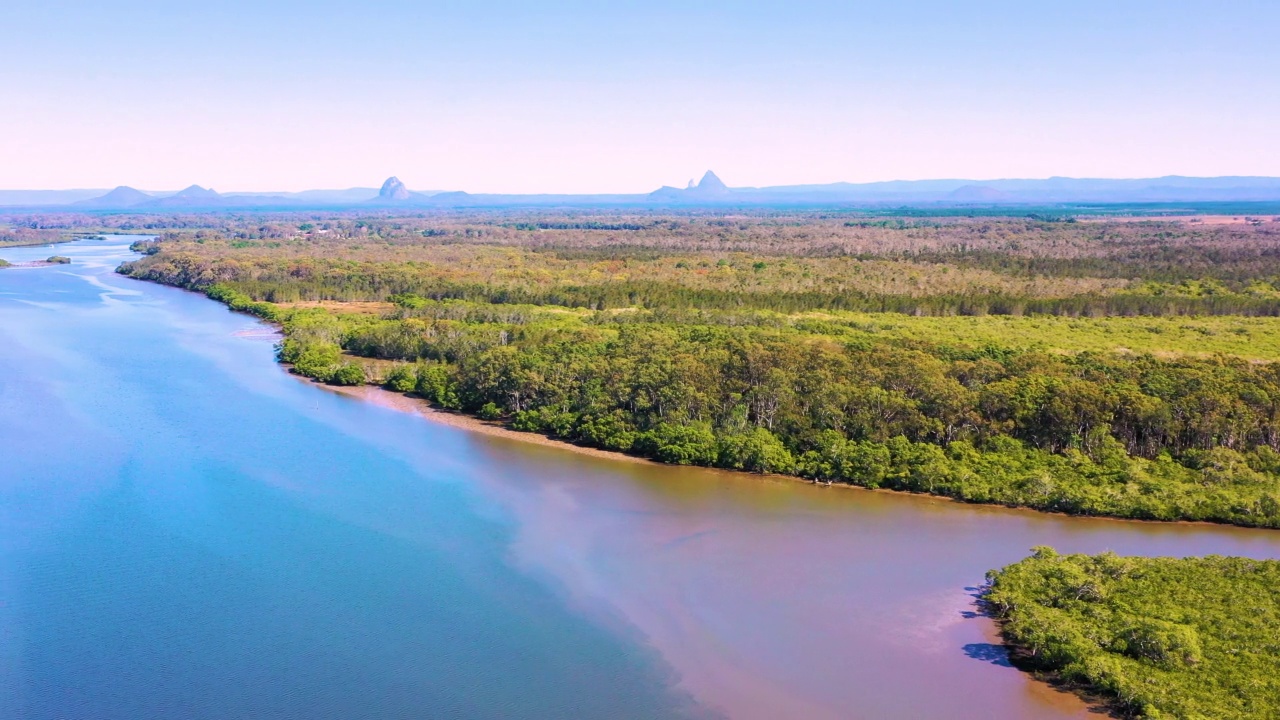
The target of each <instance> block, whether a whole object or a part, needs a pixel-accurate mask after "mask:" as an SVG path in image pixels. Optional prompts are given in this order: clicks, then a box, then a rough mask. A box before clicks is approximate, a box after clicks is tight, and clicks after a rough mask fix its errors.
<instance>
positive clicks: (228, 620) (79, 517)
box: [0, 238, 1280, 720]
mask: <svg viewBox="0 0 1280 720" xmlns="http://www.w3.org/2000/svg"><path fill="white" fill-rule="evenodd" d="M127 245H128V240H127V239H122V238H108V239H106V240H86V241H78V242H75V243H68V244H63V245H59V246H58V247H57V253H58V254H61V255H66V256H68V257H70V258H72V263H71V264H70V265H61V266H52V267H39V268H9V269H4V270H0V717H3V718H15V719H16V718H22V719H24V720H26V719H44V718H48V719H50V720H52V719H55V718H73V719H80V718H84V719H86V720H88V719H92V720H114V719H116V718H119V719H121V720H125V719H128V720H139V719H150V718H175V719H178V718H180V719H182V720H191V719H197V718H211V719H212V718H251V717H261V718H268V717H269V718H298V719H300V720H301V719H304V718H305V719H308V720H315V719H324V718H334V719H337V718H344V719H345V718H720V717H731V718H748V719H756V718H760V719H773V718H793V717H803V718H814V719H817V718H855V719H866V720H879V719H882V718H913V719H921V720H928V719H931V718H938V719H942V718H946V719H948V720H953V719H967V718H974V719H977V718H984V719H989V718H1037V719H1039V718H1049V719H1056V718H1081V717H1090V715H1091V713H1090V710H1089V708H1088V707H1086V705H1085V704H1084V703H1083V702H1082V701H1080V700H1078V699H1076V698H1075V697H1074V696H1071V695H1068V694H1065V693H1061V692H1058V691H1056V690H1054V689H1052V688H1050V687H1048V686H1047V685H1044V684H1042V683H1039V682H1037V681H1035V680H1033V679H1032V678H1030V677H1029V676H1027V675H1025V674H1024V673H1021V672H1020V671H1018V670H1016V669H1014V668H1012V667H1010V666H1009V663H1008V661H1007V657H1006V655H1005V653H1004V651H1003V649H1002V648H1001V647H1000V645H999V644H998V639H997V636H996V634H995V628H994V626H993V624H992V622H991V621H990V620H989V619H987V618H984V617H982V616H981V615H980V614H978V613H977V612H976V607H975V606H974V602H973V594H974V592H975V590H976V587H977V586H978V585H979V584H980V583H981V582H982V580H983V575H984V573H985V572H986V571H987V570H989V569H992V568H995V567H999V566H1001V565H1004V564H1006V563H1008V562H1011V561H1014V560H1017V559H1018V558H1021V557H1023V556H1025V555H1026V554H1027V553H1028V551H1029V549H1030V548H1031V547H1032V546H1035V545H1052V546H1054V547H1056V548H1057V549H1058V550H1059V551H1063V552H1098V551H1102V550H1108V549H1110V550H1115V551H1117V552H1120V553H1126V554H1144V555H1193V554H1194V555H1201V554H1209V553H1218V554H1232V555H1247V556H1251V557H1258V558H1264V557H1280V533H1275V532H1268V531H1256V530H1254V531H1250V530H1242V529H1237V528H1228V527H1214V526H1206V525H1189V524H1166V525H1161V524H1144V523H1136V522H1124V521H1112V520H1096V519H1079V518H1066V517H1059V516H1052V515H1044V514H1037V513H1033V512H1025V511H1016V510H1006V509H1001V508H986V507H974V506H966V505H960V504H956V503H951V502H948V501H944V500H939V499H933V498H925V497H914V496H904V495H895V494H890V493H879V492H868V491H861V490H853V489H846V488H827V487H815V486H811V485H805V484H801V483H795V482H789V481H779V480H771V479H765V478H760V477H755V476H748V475H740V474H733V473H724V472H718V471H712V470H703V469H693V468H672V467H664V466H658V465H652V464H644V463H635V462H626V461H621V460H612V459H603V458H597V457H590V456H584V455H581V454H578V453H573V452H567V451H564V450H560V449H556V448H548V447H543V446H538V445H533V444H529V443H523V442H519V441H514V440H510V439H507V438H500V437H491V436H487V435H481V434H475V433H472V432H469V431H466V430H463V429H458V428H454V427H449V426H446V425H443V424H438V423H433V422H429V421H424V420H423V419H421V418H419V417H416V416H414V415H411V414H406V413H402V412H397V411H395V410H391V409H387V408H385V407H381V406H379V405H377V404H373V403H367V402H361V401H359V400H355V399H352V398H350V397H346V396H343V395H339V394H335V393H332V392H327V391H326V390H324V389H322V388H319V387H316V386H314V385H311V384H308V383H304V382H301V381H299V380H297V379H296V378H294V377H291V376H290V375H288V374H287V373H286V372H284V371H283V370H282V369H281V368H280V367H279V366H278V365H276V364H275V362H274V360H273V357H272V342H273V339H274V336H273V335H272V334H271V332H270V331H269V328H266V327H265V326H263V325H262V324H261V323H259V322H257V321H255V320H254V319H252V318H249V317H246V316H243V315H238V314H234V313H231V312H228V311H227V310H226V309H225V308H224V307H222V306H221V305H218V304H216V303H214V302H212V301H209V300H207V299H205V298H203V297H201V296H199V295H195V294H192V293H186V292H183V291H179V290H175V289H172V288H166V287H161V286H157V285H152V284H148V283H142V282H138V281H134V280H130V279H127V278H123V277H120V276H118V275H115V274H114V273H113V272H112V270H113V269H114V267H115V266H116V265H117V264H118V263H119V262H120V261H121V260H124V259H128V258H129V257H130V253H129V252H128V249H127ZM52 254H53V249H51V248H49V247H43V248H17V249H7V250H0V257H3V258H5V259H6V260H9V261H10V262H23V261H30V260H38V259H43V258H45V257H48V256H49V255H52Z"/></svg>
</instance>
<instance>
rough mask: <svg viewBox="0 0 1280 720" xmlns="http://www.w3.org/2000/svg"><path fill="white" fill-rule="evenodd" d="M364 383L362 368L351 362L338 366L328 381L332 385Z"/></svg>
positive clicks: (365, 379)
mask: <svg viewBox="0 0 1280 720" xmlns="http://www.w3.org/2000/svg"><path fill="white" fill-rule="evenodd" d="M366 381H367V378H366V377H365V373H364V368H363V367H361V366H360V365H358V364H356V363H353V362H347V363H343V364H342V365H340V366H339V367H338V369H337V370H335V371H333V374H332V375H330V377H329V380H328V382H329V383H331V384H333V385H363V384H365V382H366Z"/></svg>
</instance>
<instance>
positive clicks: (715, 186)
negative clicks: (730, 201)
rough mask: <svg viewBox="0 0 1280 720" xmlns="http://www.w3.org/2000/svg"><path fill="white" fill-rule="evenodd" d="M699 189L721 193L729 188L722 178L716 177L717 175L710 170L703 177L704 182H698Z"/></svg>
mask: <svg viewBox="0 0 1280 720" xmlns="http://www.w3.org/2000/svg"><path fill="white" fill-rule="evenodd" d="M698 189H699V190H715V191H721V190H728V189H729V188H728V186H727V185H725V184H724V182H723V181H721V180H720V178H718V177H716V174H715V173H713V172H711V171H710V170H708V171H707V174H706V175H703V176H702V180H700V181H698Z"/></svg>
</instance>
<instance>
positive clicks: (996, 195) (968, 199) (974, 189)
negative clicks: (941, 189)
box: [947, 185, 1009, 203]
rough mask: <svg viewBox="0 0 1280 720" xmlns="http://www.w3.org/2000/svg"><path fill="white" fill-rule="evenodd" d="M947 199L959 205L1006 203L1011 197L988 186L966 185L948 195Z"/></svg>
mask: <svg viewBox="0 0 1280 720" xmlns="http://www.w3.org/2000/svg"><path fill="white" fill-rule="evenodd" d="M947 199H948V200H951V201H953V202H958V203H993V202H1003V201H1006V200H1008V199H1009V195H1008V193H1005V192H1003V191H1001V190H997V189H995V188H993V187H988V186H986V185H964V186H962V187H958V188H956V189H955V190H952V191H951V192H949V193H947Z"/></svg>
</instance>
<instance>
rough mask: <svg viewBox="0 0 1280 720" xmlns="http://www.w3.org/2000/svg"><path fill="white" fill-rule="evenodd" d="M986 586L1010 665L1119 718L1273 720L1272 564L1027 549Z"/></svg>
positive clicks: (1276, 660)
mask: <svg viewBox="0 0 1280 720" xmlns="http://www.w3.org/2000/svg"><path fill="white" fill-rule="evenodd" d="M988 581H989V587H988V589H987V591H986V593H985V596H984V597H985V603H986V604H987V606H988V607H989V608H990V609H991V610H992V611H993V612H994V613H995V614H996V615H997V617H999V618H1001V619H1002V622H1003V633H1004V636H1005V638H1006V639H1007V640H1008V642H1009V643H1010V644H1011V645H1012V646H1013V647H1014V648H1015V651H1016V652H1015V658H1016V660H1017V661H1018V663H1019V664H1021V665H1024V666H1027V667H1030V668H1033V669H1036V670H1039V671H1044V672H1047V673H1049V674H1050V675H1052V676H1054V677H1056V678H1058V679H1059V680H1061V681H1064V682H1066V683H1069V684H1071V685H1075V686H1079V687H1082V688H1084V689H1086V690H1088V691H1090V692H1093V693H1097V694H1100V695H1102V696H1103V697H1105V698H1107V699H1108V700H1109V701H1110V702H1111V703H1112V704H1113V705H1114V706H1115V708H1116V709H1117V710H1118V711H1120V712H1121V713H1123V714H1124V715H1126V716H1130V717H1141V718H1181V719H1185V720H1197V719H1203V720H1208V719H1209V718H1213V719H1214V720H1237V719H1238V720H1246V719H1249V720H1253V719H1255V718H1274V717H1280V562H1277V561H1258V560H1248V559H1244V558H1224V557H1206V558H1187V559H1174V558H1131V557H1118V556H1116V555H1113V554H1110V553H1108V554H1103V555H1096V556H1089V555H1067V556H1063V555H1059V554H1057V553H1056V552H1054V551H1053V550H1052V549H1050V548H1036V550H1035V554H1034V555H1033V556H1032V557H1030V558H1028V559H1025V560H1022V561H1021V562H1018V563H1015V564H1013V565H1010V566H1008V567H1006V568H1004V569H1002V570H999V571H993V572H992V573H990V574H989V576H988Z"/></svg>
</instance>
